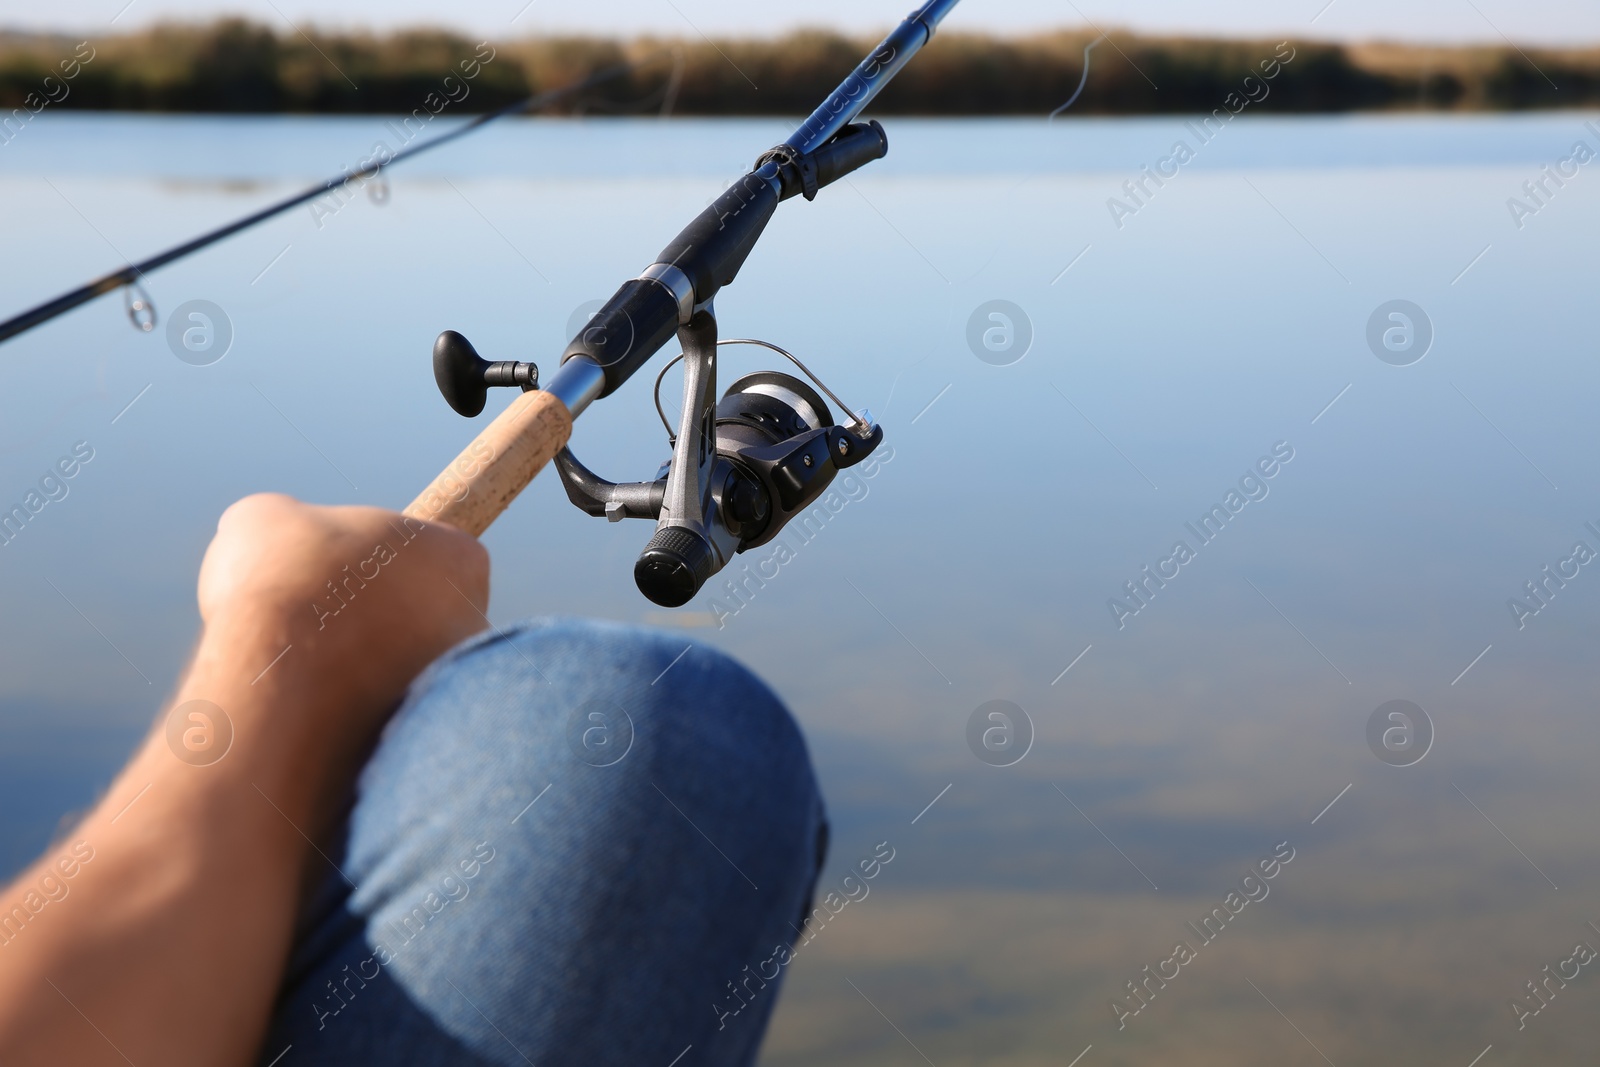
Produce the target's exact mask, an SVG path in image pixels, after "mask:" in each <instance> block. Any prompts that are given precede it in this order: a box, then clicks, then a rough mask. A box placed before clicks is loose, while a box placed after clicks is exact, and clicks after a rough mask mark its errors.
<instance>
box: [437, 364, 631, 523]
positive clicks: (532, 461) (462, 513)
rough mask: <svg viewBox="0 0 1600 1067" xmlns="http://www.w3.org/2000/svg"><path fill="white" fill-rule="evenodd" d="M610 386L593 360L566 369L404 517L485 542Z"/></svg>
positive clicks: (465, 453)
mask: <svg viewBox="0 0 1600 1067" xmlns="http://www.w3.org/2000/svg"><path fill="white" fill-rule="evenodd" d="M604 384H605V374H604V371H603V369H602V368H600V367H599V366H597V365H596V364H595V363H593V362H591V361H590V360H588V359H584V358H581V357H580V358H577V359H570V360H568V361H567V362H566V363H564V364H562V365H561V367H560V368H559V369H558V370H557V371H556V373H555V374H554V375H553V376H552V377H551V379H550V382H549V384H548V385H547V386H546V387H545V388H544V389H536V390H532V391H530V392H525V393H521V394H519V395H518V396H517V398H516V399H515V400H513V401H512V402H511V406H510V407H508V408H506V409H505V410H504V411H503V412H501V413H500V414H499V416H497V417H496V418H495V420H494V421H493V422H491V423H490V424H489V425H488V426H486V427H485V428H484V430H483V432H482V433H480V434H479V435H478V436H477V437H476V438H474V439H473V441H472V443H471V444H470V445H468V446H467V447H466V448H465V449H463V450H462V452H461V454H460V455H459V456H457V457H456V458H455V461H454V462H452V463H451V464H450V465H449V466H448V467H446V468H445V469H444V470H443V471H442V472H440V474H439V476H438V477H437V478H435V479H434V480H433V482H432V483H431V484H430V485H429V486H428V488H426V489H424V490H423V491H422V492H421V494H419V495H418V496H417V499H415V500H413V501H412V502H411V504H410V506H408V507H407V508H406V509H405V514H406V515H407V516H409V517H410V518H413V519H422V520H423V521H425V522H443V523H448V524H449V525H451V526H454V527H455V528H456V529H458V530H465V531H466V532H467V533H469V534H471V535H472V536H474V537H481V536H483V532H484V531H485V530H487V529H488V528H489V526H490V524H491V523H493V522H494V520H495V519H497V518H499V517H500V513H501V512H503V511H505V509H506V508H507V507H509V506H510V504H511V502H512V501H513V500H515V499H516V498H517V494H518V493H520V492H522V490H523V489H525V488H527V485H528V483H529V482H531V481H533V479H534V477H535V476H536V475H537V474H538V473H539V472H540V471H541V470H543V469H544V467H545V464H547V463H549V462H550V460H551V458H552V457H554V456H555V454H556V453H557V452H559V451H561V449H562V448H564V447H565V446H566V443H567V439H568V438H570V437H571V436H572V420H573V419H575V418H576V417H577V416H578V415H579V414H580V413H582V411H583V409H584V408H586V407H588V406H589V402H590V401H592V400H593V399H595V397H596V396H597V395H598V394H599V392H600V389H601V388H602V387H603V385H604Z"/></svg>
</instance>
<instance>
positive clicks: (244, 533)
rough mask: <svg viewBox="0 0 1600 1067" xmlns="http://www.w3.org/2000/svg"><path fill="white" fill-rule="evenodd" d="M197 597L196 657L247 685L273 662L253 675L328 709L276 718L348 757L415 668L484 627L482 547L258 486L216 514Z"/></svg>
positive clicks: (382, 515) (455, 535)
mask: <svg viewBox="0 0 1600 1067" xmlns="http://www.w3.org/2000/svg"><path fill="white" fill-rule="evenodd" d="M199 599H200V616H201V618H202V619H203V620H205V636H204V638H203V639H202V655H203V656H204V657H206V658H207V660H208V661H209V660H211V659H221V660H223V661H226V662H229V663H237V664H238V665H239V667H240V668H241V669H242V670H245V671H247V672H248V674H249V677H248V678H246V681H249V680H250V679H251V678H255V677H256V673H257V672H259V671H261V670H262V669H263V668H265V667H266V666H267V665H268V664H269V663H273V662H274V660H276V661H277V662H276V663H274V665H273V666H272V668H271V670H269V671H268V672H267V673H266V674H265V675H264V676H262V678H261V681H260V683H259V684H262V685H266V684H270V685H271V688H272V689H273V690H275V691H280V692H283V691H293V690H297V689H300V688H301V687H302V686H304V685H307V684H309V685H311V686H313V687H314V688H315V689H316V690H317V692H318V693H319V697H320V698H319V700H318V701H317V703H318V704H322V705H326V704H327V703H328V701H329V699H330V698H331V699H332V700H333V701H334V702H336V703H337V705H338V708H339V710H338V712H337V713H336V715H335V716H334V717H332V718H328V717H319V718H317V719H316V720H315V721H313V722H281V723H280V725H281V726H283V727H286V728H288V729H291V730H294V731H296V732H298V731H299V729H300V728H302V727H308V728H310V729H312V730H314V731H315V733H316V735H317V736H316V741H315V743H316V744H318V745H319V746H324V747H326V746H332V747H333V748H334V749H336V750H338V751H340V752H343V753H345V754H346V756H347V757H354V756H359V755H360V754H361V753H362V752H363V751H364V748H365V746H366V745H367V744H368V743H369V742H370V741H371V739H372V737H373V736H374V735H375V732H376V730H377V728H378V727H380V726H382V724H383V722H384V721H385V720H386V719H387V718H388V716H389V714H390V712H392V711H393V710H394V707H395V704H396V703H397V702H398V701H399V699H400V697H401V695H402V694H403V693H404V691H405V688H406V686H407V685H408V684H410V682H411V680H412V679H413V678H415V677H416V676H417V674H418V673H420V672H421V670H422V668H424V667H425V666H427V665H428V664H429V663H430V662H432V661H433V660H434V659H435V658H437V657H438V656H439V655H440V654H441V653H442V652H444V651H445V650H446V649H448V648H450V647H451V646H452V645H454V644H456V643H457V642H459V641H461V640H462V639H464V638H466V637H468V636H470V635H472V634H474V633H476V632H477V631H479V630H482V629H483V628H484V627H485V626H487V625H488V620H487V618H486V617H485V616H484V610H485V609H486V608H487V607H488V602H489V555H488V553H487V552H485V551H484V549H483V546H482V545H480V544H479V543H478V542H477V540H476V539H475V538H473V537H470V536H469V535H467V534H464V533H462V532H461V531H459V530H456V529H454V528H452V527H449V526H441V525H436V524H429V523H423V522H419V521H418V520H416V519H408V518H404V517H402V516H400V515H397V514H395V513H394V512H390V511H384V510H382V509H379V508H364V507H315V506H312V505H309V504H302V503H300V502H299V501H296V500H293V499H291V498H289V497H286V496H278V495H271V494H261V495H258V496H252V497H246V498H245V499H243V500H241V501H239V502H238V503H237V504H234V505H233V506H232V507H230V508H229V509H228V510H227V511H225V512H223V514H222V518H221V520H220V521H219V522H218V524H217V536H216V538H215V539H214V540H212V542H211V547H210V548H208V549H207V550H206V555H205V560H204V561H203V562H202V563H201V565H200V588H199ZM285 649H288V651H287V652H285V651H284V650H285ZM279 656H281V657H282V658H281V659H278V657H279ZM207 666H208V667H209V666H210V663H209V662H208V663H207ZM295 712H296V709H295V708H293V707H288V706H284V707H278V708H274V709H273V710H272V714H273V715H274V717H277V718H280V719H284V718H291V717H293V716H294V715H295ZM309 740H310V739H309V738H308V743H309ZM346 769H347V770H349V771H351V772H353V770H354V768H348V767H347V768H346Z"/></svg>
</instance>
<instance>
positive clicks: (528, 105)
mask: <svg viewBox="0 0 1600 1067" xmlns="http://www.w3.org/2000/svg"><path fill="white" fill-rule="evenodd" d="M647 58H654V57H653V56H652V57H647ZM645 61H646V60H639V61H637V62H633V63H621V64H618V65H616V66H613V67H607V68H605V69H604V70H601V71H598V72H596V73H594V74H592V75H590V76H589V77H587V78H584V79H583V80H582V81H577V82H573V83H572V84H570V85H563V86H560V87H559V88H556V89H549V90H546V91H545V92H542V93H535V94H534V95H533V96H530V97H527V98H526V99H523V100H518V101H517V102H516V103H513V104H507V105H506V106H505V107H502V108H499V109H497V110H494V111H488V112H485V113H484V114H482V115H478V116H476V117H474V118H472V119H471V120H470V121H468V122H466V123H463V124H462V125H461V126H460V127H458V128H456V129H454V130H451V131H449V132H448V133H443V134H440V135H439V136H438V137H434V138H432V139H431V140H428V141H424V142H422V143H421V144H415V145H412V146H411V147H409V148H402V149H401V150H400V151H398V152H394V153H392V154H388V153H385V154H381V155H380V156H379V157H378V158H377V159H376V160H375V161H373V162H372V163H371V164H370V165H368V166H365V167H359V168H352V169H349V170H346V171H344V172H343V173H342V174H339V175H337V176H335V177H332V178H329V179H328V180H327V181H325V182H321V183H319V184H317V185H313V186H311V187H310V188H308V189H306V190H304V191H303V192H299V193H296V194H295V195H293V196H291V197H289V198H288V199H285V200H280V201H278V202H277V203H275V204H272V205H270V206H268V207H264V208H262V209H261V210H260V211H256V212H252V213H251V214H249V215H246V216H244V217H243V218H241V219H237V220H235V221H233V222H230V223H228V224H227V225H226V226H220V227H218V228H217V229H215V230H211V231H210V232H208V233H204V234H201V235H200V236H199V237H196V238H194V239H193V240H190V241H185V242H184V243H183V244H180V245H177V246H175V247H173V248H169V249H167V250H166V251H165V252H160V253H158V254H156V255H153V256H151V257H150V258H149V259H145V260H141V261H140V262H138V263H130V264H128V265H127V266H126V267H123V268H122V269H121V270H115V271H112V272H111V273H110V274H106V275H104V276H102V277H99V278H96V279H95V280H94V281H92V282H90V283H89V284H88V285H85V286H82V287H80V288H77V289H74V290H72V291H71V292H70V293H63V294H61V295H60V296H58V297H56V298H55V299H54V300H47V301H45V302H44V303H43V304H40V305H39V306H38V307H34V308H30V309H28V310H27V311H24V312H22V313H21V314H20V315H16V316H13V317H12V318H9V319H7V320H6V321H5V322H0V343H4V342H5V341H8V340H10V339H11V338H13V337H15V336H17V335H18V334H20V333H24V332H26V331H28V330H31V329H33V328H34V327H35V326H40V325H43V324H44V323H46V322H49V321H50V320H51V319H54V318H57V317H58V316H61V315H65V314H66V313H67V312H69V311H71V310H72V309H74V308H76V307H80V306H82V305H84V304H87V303H88V302H89V301H91V300H93V299H95V298H96V297H98V296H104V295H105V294H106V293H110V292H114V291H115V290H117V289H122V288H124V287H138V288H139V289H140V294H139V298H138V299H137V300H130V301H129V302H128V317H129V318H131V319H132V320H133V323H134V325H135V326H137V327H138V328H140V329H141V330H144V331H145V332H146V333H148V332H150V331H151V330H153V329H154V328H155V324H156V323H155V311H154V307H153V305H152V304H151V301H150V298H149V295H148V294H147V293H145V292H143V287H142V285H141V284H140V283H141V282H142V281H143V279H144V276H145V275H146V274H148V273H150V272H151V271H153V270H157V269H159V268H161V267H164V266H166V265H167V264H168V263H172V262H174V261H175V260H179V259H182V258H184V257H185V256H189V255H193V254H194V253H196V252H198V251H200V250H201V249H203V248H207V247H209V246H211V245H214V244H216V243H217V242H218V241H221V240H224V239H225V238H228V237H232V236H233V235H234V234H236V233H238V232H239V231H241V230H247V229H249V228H250V227H252V226H255V225H257V224H258V223H262V222H265V221H267V220H268V219H270V218H272V217H274V216H276V215H281V214H283V213H284V212H285V211H288V210H289V209H290V208H293V207H299V206H300V205H301V204H304V203H305V202H306V201H308V200H315V199H316V198H317V197H319V196H326V195H327V194H329V193H331V192H334V191H335V190H338V189H342V188H343V187H344V186H346V185H348V184H349V183H351V182H353V181H363V182H364V181H367V180H369V179H371V178H375V177H377V176H378V175H379V174H381V173H382V172H383V171H384V170H385V169H387V168H389V167H392V166H394V165H395V164H396V163H401V162H404V161H405V160H408V159H411V158H413V157H415V156H419V155H421V154H422V153H424V152H427V151H430V150H432V149H435V148H438V147H439V146H441V145H444V144H448V143H450V142H451V141H454V140H457V139H459V138H462V137H465V136H466V135H467V134H469V133H472V132H473V131H475V130H479V129H482V128H483V127H484V126H487V125H488V124H489V123H491V122H494V121H496V120H497V119H503V118H505V117H507V116H508V115H518V114H521V113H523V112H525V111H533V110H537V109H538V108H541V107H547V106H549V105H550V104H553V103H555V102H556V101H558V100H561V99H563V98H564V97H568V96H572V95H573V94H575V93H581V92H583V91H584V90H585V89H592V88H594V87H595V86H596V85H600V84H602V83H604V82H608V81H610V80H612V79H613V78H617V77H620V76H621V75H623V74H626V73H628V72H629V71H632V70H634V69H636V68H637V67H639V66H640V65H641V64H643V63H644V62H645Z"/></svg>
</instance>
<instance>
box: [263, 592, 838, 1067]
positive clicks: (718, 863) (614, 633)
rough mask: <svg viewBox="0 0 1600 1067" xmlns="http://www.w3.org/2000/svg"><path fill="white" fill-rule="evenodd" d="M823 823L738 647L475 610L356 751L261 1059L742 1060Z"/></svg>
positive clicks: (779, 720)
mask: <svg viewBox="0 0 1600 1067" xmlns="http://www.w3.org/2000/svg"><path fill="white" fill-rule="evenodd" d="M530 805H531V806H530ZM825 848H826V822H825V819H824V815H823V810H822V802H821V798H820V796H819V794H818V791H817V785H816V780H815V778H814V776H813V773H812V769H811V763H810V759H809V757H808V755H807V753H806V748H805V742H804V741H803V740H802V738H801V736H800V732H799V729H798V728H797V726H796V725H795V722H794V720H793V719H792V718H791V717H790V715H789V713H788V712H787V711H786V710H785V709H784V707H783V705H782V704H781V703H780V702H779V700H778V698H777V697H776V696H774V695H773V693H772V692H771V691H770V690H769V689H768V688H767V687H766V686H765V685H763V684H762V683H761V681H760V680H759V679H757V678H756V677H755V676H754V675H752V674H750V672H749V671H747V670H745V669H744V668H743V667H741V666H739V665H738V664H736V663H734V662H733V661H731V660H730V659H728V658H727V657H725V656H723V655H722V654H720V653H718V652H715V651H713V650H711V649H708V648H705V647H703V646H700V645H694V644H692V643H690V642H689V641H687V640H685V639H684V638H682V637H679V636H676V635H672V634H666V633H657V632H652V631H646V630H641V629H637V628H633V627H627V626H622V625H615V624H608V623H601V622H588V621H573V620H539V621H533V622H527V623H523V624H520V625H518V626H516V627H513V628H511V629H510V630H508V631H504V632H499V633H491V634H488V635H482V636H479V637H477V638H474V639H472V640H470V641H468V642H466V643H465V644H463V645H461V646H460V647H458V648H456V649H454V650H452V651H451V652H450V653H449V654H447V655H446V656H444V657H443V658H442V659H441V660H439V661H438V662H437V663H435V664H433V665H432V666H431V667H429V669H428V670H427V672H425V673H424V674H423V676H422V677H420V678H419V679H417V681H416V683H415V684H414V685H413V686H412V688H411V692H410V694H409V696H408V697H407V699H406V701H405V703H404V705H403V706H402V708H401V709H400V711H399V712H398V713H397V714H396V716H395V718H394V720H393V721H392V722H391V723H390V725H389V727H388V728H387V730H386V731H385V733H384V735H383V738H382V740H381V742H380V744H379V746H378V748H377V750H376V751H375V753H374V754H373V756H372V759H371V760H370V762H369V763H368V765H367V767H366V769H365V770H364V772H363V773H362V777H361V780H360V783H359V786H358V790H357V795H356V798H355V802H354V806H353V809H352V812H351V815H350V818H349V822H348V826H347V828H346V830H345V832H344V837H343V840H342V841H341V842H340V843H338V844H337V845H335V846H333V847H331V848H329V849H328V852H327V854H328V857H329V866H328V870H327V877H326V879H325V881H323V883H322V884H321V885H320V887H319V888H318V889H317V891H316V892H315V893H314V894H312V896H311V898H310V902H309V903H308V905H307V907H306V908H305V909H304V914H303V915H302V920H301V928H300V933H299V936H298V943H297V944H296V946H295V950H294V956H293V959H292V961H291V964H290V968H289V971H288V974H287V976H286V979H285V985H284V988H283V991H282V995H281V1000H280V1003H279V1005H278V1007H277V1011H276V1016H275V1019H274V1023H273V1027H272V1031H271V1034H270V1036H269V1038H268V1040H267V1042H266V1044H265V1045H264V1046H263V1047H262V1050H261V1056H260V1060H259V1062H260V1063H261V1064H262V1065H266V1064H269V1063H273V1062H274V1058H275V1057H278V1056H282V1058H281V1060H277V1067H296V1065H302V1064H329V1065H332V1064H338V1065H341V1067H349V1065H360V1064H374V1065H376V1064H383V1065H386V1067H397V1065H398V1067H410V1065H417V1067H423V1065H430V1067H431V1065H435V1064H440V1065H443V1064H474V1065H476V1064H496V1065H521V1064H536V1065H537V1067H560V1065H563V1064H581V1065H587V1067H598V1065H606V1064H623V1063H626V1064H629V1065H646V1067H669V1064H673V1063H674V1062H676V1065H677V1067H697V1065H718V1067H721V1065H735V1064H739V1065H742V1064H748V1063H751V1062H753V1061H754V1059H755V1056H756V1052H757V1049H758V1046H759V1044H760V1040H761V1035H762V1032H763V1031H764V1030H765V1028H766V1024H767V1020H768V1017H769V1015H770V1013H771V1011H772V1007H773V1004H774V1002H775V1000H776V998H777V994H778V985H779V984H780V982H781V980H782V973H781V971H782V968H781V966H780V965H779V964H778V963H777V962H775V957H776V959H779V960H786V959H787V954H786V951H785V952H784V953H783V954H782V955H778V954H779V949H780V946H783V948H784V949H785V950H786V949H787V946H789V945H791V944H792V943H793V941H794V939H795V937H796V934H797V928H796V924H797V923H799V921H800V918H801V916H802V915H804V914H805V913H806V912H807V911H808V910H809V897H810V894H811V890H812V887H813V886H814V884H815V881H816V876H817V873H818V868H819V866H820V862H821V853H822V851H823V850H825ZM334 863H337V867H338V869H337V870H334V869H333V864H334ZM774 972H777V973H776V976H775V977H774ZM286 1049H287V1052H285V1050H286ZM680 1056H681V1057H682V1058H681V1059H676V1058H677V1057H680Z"/></svg>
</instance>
